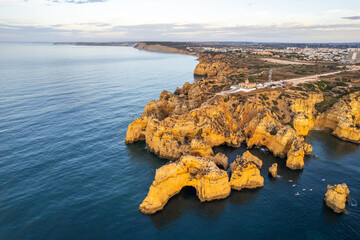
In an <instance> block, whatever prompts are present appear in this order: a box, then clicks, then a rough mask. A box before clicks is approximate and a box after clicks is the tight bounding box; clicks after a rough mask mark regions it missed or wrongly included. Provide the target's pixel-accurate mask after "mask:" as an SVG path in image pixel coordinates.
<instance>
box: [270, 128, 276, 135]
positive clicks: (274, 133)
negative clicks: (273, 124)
mask: <svg viewBox="0 0 360 240" xmlns="http://www.w3.org/2000/svg"><path fill="white" fill-rule="evenodd" d="M270 134H271V135H273V136H274V135H276V134H277V130H276V129H275V128H273V129H271V131H270Z"/></svg>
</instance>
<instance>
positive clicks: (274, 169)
mask: <svg viewBox="0 0 360 240" xmlns="http://www.w3.org/2000/svg"><path fill="white" fill-rule="evenodd" d="M277 166H278V165H277V163H273V164H272V165H271V167H269V173H270V175H271V176H272V177H273V178H277V176H278V174H277Z"/></svg>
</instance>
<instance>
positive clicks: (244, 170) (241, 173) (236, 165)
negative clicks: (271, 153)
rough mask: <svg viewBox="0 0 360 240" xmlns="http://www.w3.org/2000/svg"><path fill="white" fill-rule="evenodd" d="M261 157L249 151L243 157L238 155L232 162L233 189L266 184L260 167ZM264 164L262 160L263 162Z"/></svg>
mask: <svg viewBox="0 0 360 240" xmlns="http://www.w3.org/2000/svg"><path fill="white" fill-rule="evenodd" d="M259 162H261V160H260V159H258V158H257V157H255V156H254V155H252V154H251V153H250V152H249V151H247V152H246V154H245V153H244V154H243V155H242V156H241V157H240V156H237V157H236V159H235V161H234V162H233V163H231V165H230V170H231V178H230V186H231V188H232V189H235V190H241V189H244V188H257V187H262V186H264V178H263V177H262V176H261V175H260V169H259V167H258V164H259ZM261 165H262V162H261Z"/></svg>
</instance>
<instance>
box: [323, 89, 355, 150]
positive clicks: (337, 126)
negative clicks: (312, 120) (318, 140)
mask: <svg viewBox="0 0 360 240" xmlns="http://www.w3.org/2000/svg"><path fill="white" fill-rule="evenodd" d="M359 95H360V94H359V92H357V93H353V94H349V95H347V96H345V97H343V98H342V99H340V100H339V101H338V102H336V103H335V104H334V105H333V106H332V107H331V108H330V109H328V110H327V111H325V112H324V113H322V114H320V115H319V116H318V118H317V119H316V126H317V127H318V128H325V129H331V130H333V132H332V134H334V135H335V136H337V137H339V138H341V139H343V140H346V141H350V142H354V143H360V98H359Z"/></svg>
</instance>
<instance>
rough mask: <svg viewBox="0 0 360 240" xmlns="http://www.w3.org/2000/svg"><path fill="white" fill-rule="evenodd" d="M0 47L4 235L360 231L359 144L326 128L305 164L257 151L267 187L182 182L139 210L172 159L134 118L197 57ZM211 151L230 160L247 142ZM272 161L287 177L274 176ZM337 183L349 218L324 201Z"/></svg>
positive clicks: (185, 77)
mask: <svg viewBox="0 0 360 240" xmlns="http://www.w3.org/2000/svg"><path fill="white" fill-rule="evenodd" d="M0 53H1V54H0V239H36V240H38V239H360V208H359V206H357V204H356V202H359V204H360V149H359V145H357V144H353V143H348V142H343V141H341V140H338V139H337V138H335V137H333V136H331V135H330V134H329V133H328V132H312V133H311V134H310V136H309V137H308V139H307V140H308V141H309V142H310V143H311V144H312V145H313V148H314V150H313V154H316V155H318V156H319V158H317V159H315V158H307V159H306V163H305V164H306V166H305V169H304V170H303V171H291V170H289V169H287V168H286V167H285V164H284V160H282V159H278V158H274V157H273V156H272V155H271V154H269V153H267V152H266V151H263V150H261V149H253V150H251V152H252V153H253V154H255V155H257V156H258V157H260V158H261V159H262V160H263V162H264V165H263V169H262V175H263V176H264V178H265V186H264V187H263V188H260V189H256V190H246V191H240V192H238V191H232V193H231V195H230V197H229V198H227V199H224V200H218V201H213V202H206V203H200V202H199V200H198V199H197V197H196V194H195V190H194V189H192V188H185V189H183V190H182V191H181V193H180V194H179V195H177V196H175V197H173V198H172V199H171V200H170V201H169V203H168V204H167V205H166V206H165V208H164V209H163V211H161V212H159V213H157V214H155V215H152V216H147V215H143V214H142V213H140V211H139V210H138V206H139V204H140V203H141V201H142V200H143V199H144V198H145V196H146V194H147V191H148V189H149V187H150V185H151V183H152V181H153V179H154V174H155V169H156V168H159V167H160V166H162V165H163V164H164V163H166V160H163V159H159V158H158V157H157V156H155V155H154V154H152V153H150V152H149V151H148V150H147V149H146V146H145V144H144V143H143V142H140V143H135V144H131V145H125V144H124V140H125V134H126V130H127V126H128V124H129V123H131V122H132V121H133V120H134V119H135V118H136V117H138V116H140V115H141V112H142V110H143V108H144V106H145V104H146V103H147V102H148V101H150V100H152V99H157V98H158V96H159V94H160V93H161V91H162V90H163V89H166V90H169V91H174V90H175V89H176V87H177V86H180V87H181V86H182V85H183V84H184V83H185V82H186V81H190V82H192V81H195V79H194V78H193V75H192V73H193V69H194V67H195V65H196V63H197V62H196V59H195V58H194V57H191V56H183V55H174V54H162V53H152V52H146V51H138V50H136V49H133V48H129V47H86V46H54V45H51V44H0ZM216 151H224V152H225V153H226V154H227V155H228V156H229V158H230V161H233V160H234V159H235V157H236V155H237V154H241V153H243V152H244V151H245V148H244V147H241V148H238V149H232V148H227V147H218V148H216ZM275 161H276V162H278V163H279V174H280V175H281V176H282V177H281V179H277V180H272V179H270V178H269V177H268V176H267V169H268V167H269V166H270V165H271V164H272V163H273V162H275ZM342 182H346V183H347V184H348V186H349V188H350V191H351V193H350V195H351V198H352V202H351V204H349V205H348V206H347V209H348V211H349V214H348V215H345V214H342V215H339V214H335V213H333V212H331V211H330V210H329V209H328V208H327V207H325V205H324V202H323V197H324V194H325V191H326V185H327V184H335V183H342ZM294 184H296V186H294V187H293V185H294ZM310 188H311V189H312V191H310ZM303 189H306V190H305V191H303ZM296 192H299V193H300V195H299V196H295V193H296Z"/></svg>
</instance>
